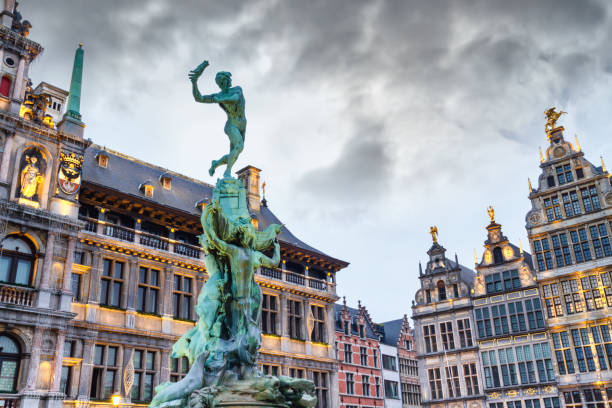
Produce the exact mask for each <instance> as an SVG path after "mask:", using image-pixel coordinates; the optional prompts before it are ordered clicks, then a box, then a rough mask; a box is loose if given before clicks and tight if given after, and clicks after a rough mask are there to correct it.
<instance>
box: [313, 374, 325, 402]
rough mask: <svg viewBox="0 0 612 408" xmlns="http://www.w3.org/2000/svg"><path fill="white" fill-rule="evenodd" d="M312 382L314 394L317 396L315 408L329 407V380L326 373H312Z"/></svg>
mask: <svg viewBox="0 0 612 408" xmlns="http://www.w3.org/2000/svg"><path fill="white" fill-rule="evenodd" d="M312 382H313V383H314V386H315V393H316V395H317V405H316V408H328V407H329V402H328V399H329V379H328V378H327V373H326V372H324V371H313V372H312Z"/></svg>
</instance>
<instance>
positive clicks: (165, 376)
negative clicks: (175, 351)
mask: <svg viewBox="0 0 612 408" xmlns="http://www.w3.org/2000/svg"><path fill="white" fill-rule="evenodd" d="M166 381H170V351H169V350H162V352H161V369H160V372H159V382H160V384H161V383H163V382H166Z"/></svg>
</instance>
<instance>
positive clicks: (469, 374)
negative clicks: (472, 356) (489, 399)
mask: <svg viewBox="0 0 612 408" xmlns="http://www.w3.org/2000/svg"><path fill="white" fill-rule="evenodd" d="M463 376H464V377H465V387H466V390H467V395H478V394H479V391H478V374H477V373H476V364H475V363H470V364H464V365H463Z"/></svg>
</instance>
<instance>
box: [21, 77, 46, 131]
mask: <svg viewBox="0 0 612 408" xmlns="http://www.w3.org/2000/svg"><path fill="white" fill-rule="evenodd" d="M49 106H51V96H50V95H47V94H44V93H43V94H37V93H34V91H33V90H32V83H31V82H28V84H27V85H26V91H25V97H24V100H23V104H22V105H21V110H20V112H19V116H21V117H23V118H24V119H26V120H30V121H32V122H34V123H37V124H39V125H44V126H46V127H48V128H51V129H53V128H54V127H55V123H53V117H52V116H51V115H50V114H48V113H47V108H48V107H49Z"/></svg>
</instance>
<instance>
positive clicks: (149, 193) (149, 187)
mask: <svg viewBox="0 0 612 408" xmlns="http://www.w3.org/2000/svg"><path fill="white" fill-rule="evenodd" d="M139 189H140V191H142V192H143V194H144V195H145V197H149V198H151V197H153V191H154V190H155V187H153V184H151V182H149V181H146V182H144V183H143V184H141V185H140V188H139Z"/></svg>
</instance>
